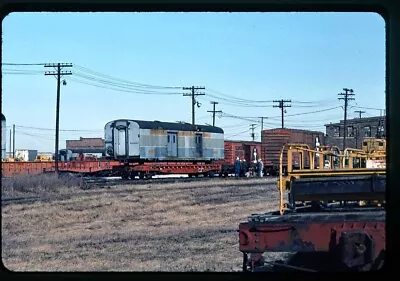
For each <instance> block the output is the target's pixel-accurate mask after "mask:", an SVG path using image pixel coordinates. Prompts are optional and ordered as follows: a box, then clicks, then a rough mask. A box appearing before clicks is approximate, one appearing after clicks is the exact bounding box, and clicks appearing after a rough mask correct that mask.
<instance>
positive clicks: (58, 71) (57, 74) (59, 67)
mask: <svg viewBox="0 0 400 281" xmlns="http://www.w3.org/2000/svg"><path fill="white" fill-rule="evenodd" d="M44 67H55V69H56V71H46V72H45V73H44V75H52V76H55V77H56V79H57V103H56V143H55V154H54V158H55V159H54V160H55V172H56V175H57V176H58V134H59V123H60V84H61V77H62V76H63V75H72V72H71V71H61V70H62V68H63V67H72V64H71V63H50V64H45V65H44ZM63 85H67V83H66V82H65V80H64V81H63Z"/></svg>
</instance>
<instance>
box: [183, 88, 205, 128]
mask: <svg viewBox="0 0 400 281" xmlns="http://www.w3.org/2000/svg"><path fill="white" fill-rule="evenodd" d="M183 90H191V93H190V94H183V96H184V97H192V125H195V107H194V106H195V105H196V104H197V107H200V106H201V105H200V103H199V102H198V101H196V96H204V95H205V94H204V93H197V94H196V93H195V91H196V90H205V87H195V86H192V87H183Z"/></svg>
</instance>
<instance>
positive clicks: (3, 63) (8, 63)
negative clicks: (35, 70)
mask: <svg viewBox="0 0 400 281" xmlns="http://www.w3.org/2000/svg"><path fill="white" fill-rule="evenodd" d="M1 64H2V65H21V66H22V65H36V66H37V65H45V64H46V63H10V62H2V63H1Z"/></svg>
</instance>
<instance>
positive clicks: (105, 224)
mask: <svg viewBox="0 0 400 281" xmlns="http://www.w3.org/2000/svg"><path fill="white" fill-rule="evenodd" d="M24 192H25V193H24ZM28 193H29V192H28V191H27V190H25V191H22V192H21V191H19V192H14V191H12V190H11V191H10V190H8V191H3V190H2V198H4V197H10V196H14V197H18V196H19V197H21V195H23V194H26V195H27V194H28ZM32 193H35V192H32V191H30V193H29V196H32V195H36V196H39V197H40V198H47V199H46V200H37V201H34V202H23V201H21V202H19V201H15V202H13V203H8V204H7V205H3V206H2V258H3V260H2V261H3V264H4V265H5V266H6V267H7V268H8V269H10V270H13V271H230V272H231V271H240V270H241V263H242V254H241V252H240V251H239V245H238V234H237V232H236V230H237V228H238V224H239V223H240V222H242V221H245V220H246V219H247V216H249V215H251V214H254V213H264V212H267V211H272V210H277V208H278V205H279V201H278V196H279V193H278V191H277V188H276V179H275V178H261V179H245V180H236V179H215V180H212V181H204V182H203V181H202V182H189V183H187V182H186V183H173V184H144V185H130V186H129V185H124V186H113V187H111V188H96V189H90V190H82V189H79V188H78V187H59V188H57V189H56V190H55V189H54V188H53V190H51V191H49V190H41V191H40V192H37V193H36V194H32ZM49 198H50V199H49Z"/></svg>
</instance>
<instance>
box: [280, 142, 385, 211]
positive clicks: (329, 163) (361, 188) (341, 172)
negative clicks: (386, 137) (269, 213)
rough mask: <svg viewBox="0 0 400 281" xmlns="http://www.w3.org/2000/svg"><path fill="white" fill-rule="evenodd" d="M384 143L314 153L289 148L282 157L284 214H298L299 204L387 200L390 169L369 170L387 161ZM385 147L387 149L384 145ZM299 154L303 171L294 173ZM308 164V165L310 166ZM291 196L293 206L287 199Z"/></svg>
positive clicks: (326, 148)
mask: <svg viewBox="0 0 400 281" xmlns="http://www.w3.org/2000/svg"><path fill="white" fill-rule="evenodd" d="M379 141H380V140H373V141H372V140H371V141H370V140H367V141H366V145H365V148H364V147H363V149H362V150H359V149H353V148H347V149H345V150H344V152H343V154H340V151H339V149H338V148H337V147H329V146H322V147H319V149H318V150H312V149H310V147H309V146H308V145H304V144H286V145H284V146H283V147H282V150H281V154H280V173H279V180H278V187H279V191H280V213H281V214H283V213H284V212H285V211H286V210H287V209H291V210H294V209H295V208H296V207H295V206H296V202H299V201H301V202H303V203H304V202H314V203H315V202H337V201H356V202H359V203H360V202H366V201H379V202H383V201H384V200H385V188H386V165H384V166H380V167H374V166H372V167H368V161H371V160H373V161H377V160H378V161H383V162H384V161H385V160H386V152H385V149H380V150H379V149H377V148H376V146H377V147H378V148H379V147H382V145H380V143H379ZM384 147H385V145H384ZM284 153H287V165H285V166H287V174H285V175H284V174H283V166H284V165H283V154H284ZM294 153H297V154H299V159H300V163H299V164H300V165H299V169H293V166H292V160H293V154H294ZM306 163H307V165H306ZM285 194H288V200H287V201H289V204H287V203H285V198H284V195H285Z"/></svg>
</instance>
